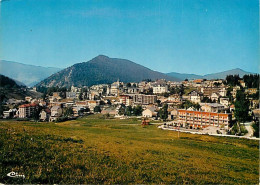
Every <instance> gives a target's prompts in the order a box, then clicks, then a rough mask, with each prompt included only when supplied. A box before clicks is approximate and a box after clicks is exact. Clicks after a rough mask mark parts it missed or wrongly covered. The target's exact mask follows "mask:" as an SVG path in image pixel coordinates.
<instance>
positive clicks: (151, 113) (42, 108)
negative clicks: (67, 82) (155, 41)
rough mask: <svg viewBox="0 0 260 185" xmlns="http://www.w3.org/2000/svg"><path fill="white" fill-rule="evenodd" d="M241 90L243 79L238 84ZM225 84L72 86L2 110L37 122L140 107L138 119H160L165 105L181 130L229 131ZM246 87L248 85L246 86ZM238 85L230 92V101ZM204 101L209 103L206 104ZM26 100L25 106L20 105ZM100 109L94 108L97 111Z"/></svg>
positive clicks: (161, 82)
mask: <svg viewBox="0 0 260 185" xmlns="http://www.w3.org/2000/svg"><path fill="white" fill-rule="evenodd" d="M240 83H241V86H242V87H245V83H244V82H243V81H241V82H240ZM174 88H176V89H181V88H182V89H183V90H184V92H183V93H176V92H174V93H172V91H171V89H174ZM228 88H229V87H228V86H227V85H225V84H224V80H202V79H196V80H190V81H187V80H186V81H182V82H172V81H166V80H157V81H152V82H151V81H142V82H139V83H123V82H120V81H119V80H118V81H117V82H114V83H112V84H99V85H93V86H91V87H82V88H80V87H74V86H72V87H71V88H70V91H68V92H66V93H65V94H66V97H65V98H64V97H63V98H62V97H61V96H60V92H53V94H52V95H48V96H47V97H46V98H45V99H42V98H38V99H35V98H32V97H26V98H25V100H24V101H21V100H14V99H10V100H7V101H6V102H5V103H6V104H7V105H8V104H11V105H19V107H18V108H17V109H15V108H13V109H10V110H8V111H4V112H3V118H33V117H38V119H39V120H40V121H56V120H57V119H58V118H60V117H62V116H64V114H65V112H68V109H69V110H70V116H71V117H74V118H76V117H78V116H83V115H84V114H89V113H94V112H100V113H101V114H109V115H111V116H118V117H120V116H124V115H120V111H119V110H120V108H121V107H122V106H124V107H128V106H131V107H136V106H141V107H142V109H143V112H142V116H143V117H146V118H150V119H159V114H158V112H159V110H160V109H161V108H162V107H163V105H165V104H167V105H168V110H167V111H168V119H169V120H176V121H177V123H178V124H179V126H187V125H188V126H189V127H192V128H204V127H207V126H209V125H213V126H221V127H228V125H229V122H230V121H231V120H232V111H233V110H234V105H233V104H232V102H231V101H230V98H229V97H227V93H228ZM245 88H246V87H245ZM239 89H240V86H236V87H233V88H232V91H231V92H229V94H231V96H232V97H233V99H235V97H236V93H237V91H238V90H239ZM257 92H258V90H257V89H254V88H247V89H246V93H248V94H254V93H257ZM205 99H207V100H208V101H207V103H206V102H205V101H204V100H205ZM187 101H189V102H192V103H194V104H199V105H200V108H199V109H196V108H195V107H193V106H191V107H188V108H186V109H183V108H182V109H181V107H182V105H183V104H184V103H185V102H187ZM250 101H251V104H250V105H251V107H250V108H251V109H252V110H253V109H257V108H258V105H259V100H253V99H252V100H250ZM23 102H26V103H23ZM97 107H98V108H97Z"/></svg>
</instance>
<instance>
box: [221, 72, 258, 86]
mask: <svg viewBox="0 0 260 185" xmlns="http://www.w3.org/2000/svg"><path fill="white" fill-rule="evenodd" d="M240 80H243V81H244V82H245V85H246V87H247V88H259V74H248V75H244V76H243V78H240V77H239V75H227V77H226V82H225V83H226V84H227V85H230V86H236V85H240V82H239V81H240Z"/></svg>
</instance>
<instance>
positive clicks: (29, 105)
mask: <svg viewBox="0 0 260 185" xmlns="http://www.w3.org/2000/svg"><path fill="white" fill-rule="evenodd" d="M36 106H37V104H35V103H32V104H23V105H20V106H19V108H25V107H36Z"/></svg>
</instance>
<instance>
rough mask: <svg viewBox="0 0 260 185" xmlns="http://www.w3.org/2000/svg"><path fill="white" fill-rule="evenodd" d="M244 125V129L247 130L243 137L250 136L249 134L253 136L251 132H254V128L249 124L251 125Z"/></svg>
mask: <svg viewBox="0 0 260 185" xmlns="http://www.w3.org/2000/svg"><path fill="white" fill-rule="evenodd" d="M245 127H246V129H247V131H248V133H247V134H245V137H251V136H253V134H254V129H253V128H252V126H251V125H246V126H245Z"/></svg>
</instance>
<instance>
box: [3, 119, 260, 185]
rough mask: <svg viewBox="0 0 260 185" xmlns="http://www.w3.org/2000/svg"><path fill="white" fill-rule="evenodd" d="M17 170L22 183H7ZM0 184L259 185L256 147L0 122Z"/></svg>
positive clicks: (135, 124) (121, 124)
mask: <svg viewBox="0 0 260 185" xmlns="http://www.w3.org/2000/svg"><path fill="white" fill-rule="evenodd" d="M11 171H14V172H19V173H20V174H24V175H25V179H21V178H20V179H19V178H11V177H7V176H6V174H7V173H9V172H11ZM0 183H45V184H46V183H75V184H76V183H77V184H83V183H85V184H86V183H94V184H98V183H99V184H103V183H105V184H108V183H112V184H126V183H132V184H151V183H156V184H158V183H164V184H258V183H259V143H258V141H253V140H245V139H237V138H223V137H213V136H205V135H204V136H202V135H192V134H186V133H180V137H179V138H178V134H177V133H176V132H173V131H164V130H161V129H158V128H157V126H156V125H149V126H145V127H143V126H141V125H140V121H136V120H115V119H108V120H105V119H103V118H101V117H100V116H97V115H95V116H88V117H86V118H81V119H78V120H74V121H67V122H63V123H57V124H55V123H34V122H15V121H0Z"/></svg>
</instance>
